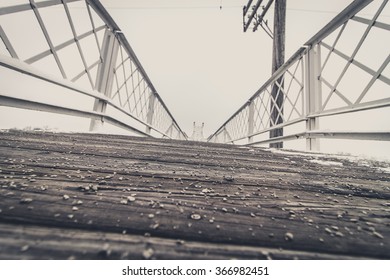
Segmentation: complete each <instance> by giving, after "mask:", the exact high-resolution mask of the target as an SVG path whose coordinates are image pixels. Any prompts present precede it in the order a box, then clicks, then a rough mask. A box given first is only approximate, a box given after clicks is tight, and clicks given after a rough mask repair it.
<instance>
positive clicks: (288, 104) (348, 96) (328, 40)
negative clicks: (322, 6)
mask: <svg viewBox="0 0 390 280" xmlns="http://www.w3.org/2000/svg"><path fill="white" fill-rule="evenodd" d="M389 12H390V5H388V0H381V1H354V2H353V3H351V4H350V5H349V6H348V7H347V8H346V9H345V10H343V11H342V12H341V13H340V14H339V15H338V16H337V17H335V19H334V20H332V21H331V22H330V23H329V24H328V25H326V26H325V27H324V28H323V29H321V30H320V31H319V32H318V33H317V34H316V35H315V36H314V37H312V38H311V39H310V40H309V41H308V42H307V43H306V44H305V46H304V47H303V48H301V49H299V50H298V51H297V52H296V53H295V54H294V55H293V57H292V58H290V59H289V60H288V61H287V62H286V63H285V64H284V65H283V66H282V67H281V68H280V69H279V70H278V71H276V73H275V74H274V75H273V76H272V77H271V78H270V79H269V80H268V81H267V82H266V83H265V84H264V85H263V86H262V87H261V88H260V89H259V90H258V91H257V92H256V93H255V94H254V95H253V96H252V97H251V98H250V101H249V102H248V103H247V104H245V105H244V106H242V107H241V108H240V109H239V110H238V111H237V112H236V113H234V114H233V116H232V117H230V118H229V119H228V121H226V122H225V123H224V124H223V125H222V126H221V127H220V128H219V129H218V130H217V131H216V132H215V133H213V134H212V135H211V136H210V137H209V138H208V139H209V141H216V139H219V141H222V140H221V139H224V140H225V141H228V142H232V143H233V142H235V141H237V140H239V139H245V138H247V139H248V144H251V145H253V144H267V143H272V139H265V140H264V136H265V135H267V134H266V133H268V132H269V131H270V130H272V129H273V127H278V128H279V127H281V128H284V127H289V131H292V132H289V133H290V134H287V135H283V136H281V137H280V136H279V138H281V139H282V140H283V139H286V140H293V139H301V138H307V141H308V142H307V147H308V148H309V149H312V148H313V147H318V145H317V144H314V142H315V141H314V140H315V139H314V138H315V137H313V135H314V134H313V133H312V131H317V130H318V129H319V119H320V118H322V117H327V116H332V115H340V114H347V113H348V114H351V113H354V112H359V111H361V110H375V109H380V108H389V107H390V95H389V86H390V79H389V78H390V66H389V63H390V50H389V48H388V47H387V46H388V45H389V40H390V36H389V32H390V22H389V20H388V17H386V16H384V15H386V13H389ZM382 41H384V42H383V43H379V42H382ZM384 46H386V47H384ZM280 103H281V104H280ZM279 104H280V106H279ZM248 110H249V112H250V113H249V114H245V112H246V111H248ZM246 117H249V119H247V120H245V118H246ZM245 121H246V122H245ZM300 123H303V124H304V127H305V130H303V131H302V127H303V126H301V125H300V126H297V128H296V129H295V128H293V127H294V125H296V124H300ZM248 124H249V129H248V130H247V129H246V127H247V126H248ZM237 126H238V127H237ZM290 127H291V129H290ZM298 129H300V130H298ZM238 132H239V133H238ZM227 133H229V135H231V138H230V139H228V140H226V137H223V136H224V135H226V134H227ZM329 135H332V136H334V137H337V135H338V134H337V133H332V134H327V136H328V137H329ZM348 135H349V136H350V137H363V138H364V139H371V138H372V139H378V136H377V135H376V134H375V133H371V132H368V133H362V132H359V133H352V134H348ZM351 135H352V136H351ZM389 135H390V132H389ZM342 137H345V135H344V134H343V136H342ZM381 137H382V136H381ZM266 138H267V137H266ZM363 138H362V139H363ZM313 139H314V140H313ZM278 141H279V140H278Z"/></svg>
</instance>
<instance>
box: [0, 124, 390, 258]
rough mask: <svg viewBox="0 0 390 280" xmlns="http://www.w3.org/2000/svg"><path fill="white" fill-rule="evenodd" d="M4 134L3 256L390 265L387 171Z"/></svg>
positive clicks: (146, 142)
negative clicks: (338, 261)
mask: <svg viewBox="0 0 390 280" xmlns="http://www.w3.org/2000/svg"><path fill="white" fill-rule="evenodd" d="M369 165H370V166H368V165H367V162H364V161H352V160H349V159H347V158H329V157H326V156H321V155H316V154H308V155H302V154H299V153H294V152H291V153H280V152H275V151H271V150H266V149H257V148H255V149H252V148H240V147H235V146H228V145H215V144H206V143H197V142H184V141H172V140H157V139H146V138H136V137H124V136H107V135H93V134H52V133H26V132H17V131H13V132H2V133H0V258H1V259H68V258H76V259H96V258H98V259H105V258H108V259H142V258H147V259H149V258H156V259H178V258H186V259H187V258H194V259H220V258H222V259H226V258H245V259H250V258H259V259H266V258H273V259H285V258H287V259H291V258H300V259H318V258H319V259H348V258H352V259H358V258H364V259H369V258H385V259H389V258H390V244H389V237H390V174H389V173H388V172H386V170H385V169H384V168H386V167H387V168H388V166H386V164H385V163H378V162H370V164H369Z"/></svg>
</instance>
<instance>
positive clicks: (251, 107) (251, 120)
mask: <svg viewBox="0 0 390 280" xmlns="http://www.w3.org/2000/svg"><path fill="white" fill-rule="evenodd" d="M249 102H250V103H249V114H248V143H249V144H250V143H252V142H253V136H252V134H253V132H254V129H255V102H254V101H253V100H251V101H249Z"/></svg>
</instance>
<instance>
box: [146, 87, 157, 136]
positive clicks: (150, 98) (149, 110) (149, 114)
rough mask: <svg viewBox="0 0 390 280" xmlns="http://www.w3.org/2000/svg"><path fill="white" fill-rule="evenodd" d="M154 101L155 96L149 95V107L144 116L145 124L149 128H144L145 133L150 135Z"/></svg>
mask: <svg viewBox="0 0 390 280" xmlns="http://www.w3.org/2000/svg"><path fill="white" fill-rule="evenodd" d="M155 100H156V95H155V94H154V93H152V92H151V93H150V95H149V106H148V113H147V115H146V122H147V124H148V125H149V126H147V127H146V131H145V132H146V133H147V134H149V135H150V133H151V132H152V129H151V127H152V125H153V115H154V101H155Z"/></svg>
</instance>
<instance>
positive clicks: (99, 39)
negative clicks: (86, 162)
mask: <svg viewBox="0 0 390 280" xmlns="http://www.w3.org/2000/svg"><path fill="white" fill-rule="evenodd" d="M22 18H23V20H20V19H22ZM21 23H23V24H21ZM25 23H26V24H25ZM11 27H12V28H11ZM15 28H16V29H18V32H9V30H15ZM0 36H1V39H2V40H1V41H2V44H3V45H4V49H5V50H4V53H5V55H6V56H8V57H12V58H14V59H17V60H19V62H20V63H19V64H18V69H17V71H19V72H23V73H30V74H31V75H32V76H34V77H36V78H39V79H41V80H44V81H46V82H50V83H53V84H57V85H59V86H61V87H65V88H67V89H69V90H73V91H77V92H79V93H81V94H84V95H87V96H90V97H92V98H94V105H93V111H91V108H85V110H84V111H83V112H80V111H79V110H75V109H74V108H66V109H65V108H62V109H63V110H66V112H68V113H69V114H77V115H80V116H90V117H91V118H92V123H91V129H95V128H96V124H97V123H98V121H97V119H99V118H101V117H102V116H103V117H105V119H106V120H107V121H109V122H110V123H112V124H115V125H117V126H120V127H121V128H125V129H127V130H131V131H132V132H136V133H137V134H142V135H145V134H148V135H152V133H154V134H156V135H160V136H163V137H167V135H166V133H165V131H166V130H167V127H168V126H171V132H170V134H172V135H176V136H177V135H178V136H179V138H181V139H183V138H186V135H185V134H184V133H183V132H182V131H181V129H180V127H179V126H178V124H177V123H176V121H175V119H174V118H173V117H172V115H171V113H170V112H169V110H168V108H167V107H166V106H165V104H164V103H163V102H162V99H161V97H160V96H159V95H158V93H157V91H156V89H155V88H154V86H153V84H152V83H151V81H150V79H149V77H148V76H147V74H146V72H145V70H144V69H143V67H142V65H141V63H140V62H139V60H138V58H137V57H136V55H135V53H134V51H133V49H132V48H131V47H130V44H129V43H128V41H127V39H126V38H125V36H124V35H123V33H122V32H121V30H120V29H119V27H118V25H117V24H116V23H115V21H114V20H113V19H112V18H111V16H110V15H109V14H108V12H107V11H106V10H105V9H104V7H103V6H102V4H101V3H100V2H99V1H98V0H63V1H39V0H26V1H24V2H23V4H18V5H15V6H7V7H5V6H4V7H3V6H1V4H0ZM4 59H5V58H4ZM4 59H3V60H4ZM53 62H54V63H53ZM12 63H13V62H12ZM12 63H11V62H4V64H5V65H7V66H8V67H9V68H12V67H13V66H12V65H11V64H12ZM26 69H28V71H27V70H26ZM34 69H36V70H34ZM47 72H48V73H47ZM44 73H47V74H48V75H46V74H44ZM49 75H50V78H49ZM151 96H152V97H153V102H154V104H155V106H150V103H149V102H150V100H151V98H152V97H151ZM43 104H44V101H43ZM43 106H44V105H42V108H43ZM107 106H108V107H110V108H111V109H112V108H113V109H115V110H116V111H118V112H117V113H120V114H122V115H126V116H127V117H129V120H128V122H127V121H123V120H122V119H121V120H119V119H116V118H115V117H112V116H106V112H107V111H106V110H107ZM27 107H28V106H27ZM155 107H158V108H159V115H157V114H155V112H154V111H153V110H154V109H155ZM57 109H59V108H57ZM50 110H56V109H55V108H50ZM108 112H111V110H110V111H108ZM154 115H156V118H160V119H161V118H166V120H164V121H162V120H160V121H154ZM134 121H135V122H136V123H137V125H133V123H134ZM167 123H169V125H167ZM139 127H143V129H144V132H143V131H141V130H139ZM176 136H175V137H176Z"/></svg>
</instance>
